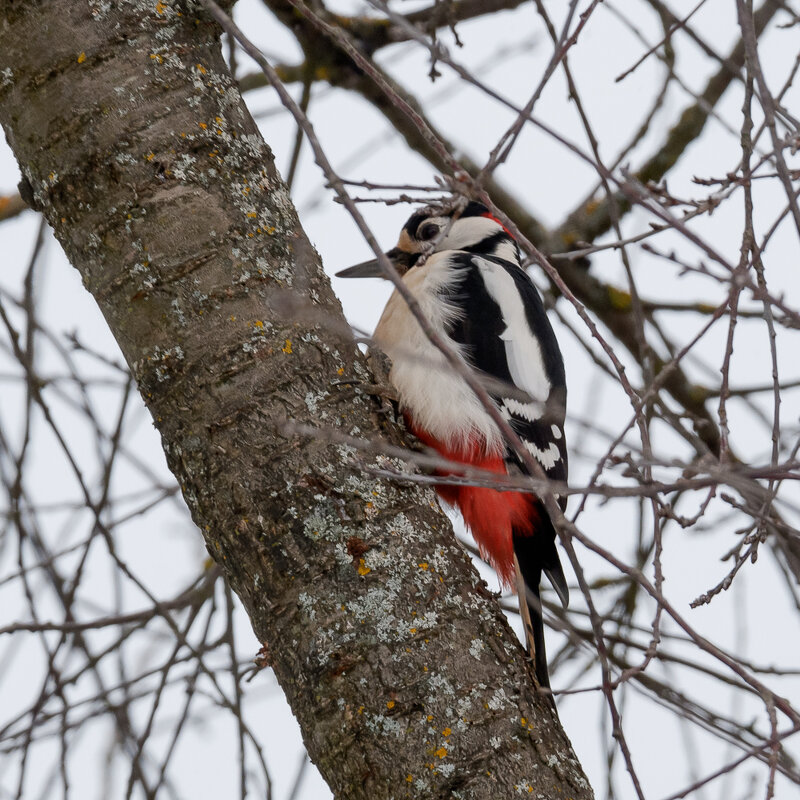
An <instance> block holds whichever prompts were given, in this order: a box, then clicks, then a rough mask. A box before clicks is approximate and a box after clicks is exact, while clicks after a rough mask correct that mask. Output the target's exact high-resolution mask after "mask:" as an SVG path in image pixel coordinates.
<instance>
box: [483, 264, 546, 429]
mask: <svg viewBox="0 0 800 800" xmlns="http://www.w3.org/2000/svg"><path fill="white" fill-rule="evenodd" d="M473 263H476V264H477V266H478V268H479V269H480V273H481V277H482V278H483V282H484V284H485V285H486V290H487V291H488V293H489V295H490V297H491V298H492V299H493V300H494V301H495V303H497V305H498V306H499V308H500V314H501V315H502V317H503V322H504V323H505V325H506V329H505V331H503V333H502V334H500V338H501V339H502V340H503V343H504V345H505V351H506V361H507V362H508V371H509V372H510V373H511V378H512V379H513V381H514V383H515V384H516V385H517V386H518V387H519V388H520V389H524V390H525V391H526V392H527V393H528V394H529V395H530V396H531V397H532V398H533V399H534V400H537V401H538V402H539V404H544V403H546V402H547V398H548V397H549V396H550V388H551V386H550V381H549V380H548V378H547V372H546V371H545V368H544V360H543V358H542V348H541V347H540V346H539V341H538V339H537V338H536V336H534V333H533V331H532V330H531V328H530V325H529V324H528V319H527V316H526V314H525V306H524V304H523V302H522V297H521V295H520V293H519V290H518V289H517V286H516V283H515V282H514V279H513V278H512V277H511V275H509V274H508V272H506V270H505V269H504V268H503V267H502V266H500V265H499V264H496V263H494V262H493V261H489V260H488V259H483V258H480V257H475V258H473ZM530 405H531V404H528V406H529V407H530ZM509 408H510V406H509ZM515 413H516V412H515ZM521 416H525V418H526V419H529V420H531V421H533V419H535V418H531V417H529V416H527V414H526V415H521Z"/></svg>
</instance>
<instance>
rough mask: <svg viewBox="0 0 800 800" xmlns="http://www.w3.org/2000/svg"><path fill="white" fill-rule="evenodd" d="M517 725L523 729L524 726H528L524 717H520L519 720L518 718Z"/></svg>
mask: <svg viewBox="0 0 800 800" xmlns="http://www.w3.org/2000/svg"><path fill="white" fill-rule="evenodd" d="M519 724H520V725H522V726H523V727H524V726H525V725H527V724H528V720H527V719H525V717H520V718H519Z"/></svg>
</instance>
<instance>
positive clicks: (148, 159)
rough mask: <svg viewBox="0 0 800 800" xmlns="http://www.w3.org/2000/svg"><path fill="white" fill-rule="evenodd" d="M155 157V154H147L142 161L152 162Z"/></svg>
mask: <svg viewBox="0 0 800 800" xmlns="http://www.w3.org/2000/svg"><path fill="white" fill-rule="evenodd" d="M155 157H156V154H155V153H148V154H147V155H146V156H145V157H144V159H145V161H152V160H153V159H154V158H155Z"/></svg>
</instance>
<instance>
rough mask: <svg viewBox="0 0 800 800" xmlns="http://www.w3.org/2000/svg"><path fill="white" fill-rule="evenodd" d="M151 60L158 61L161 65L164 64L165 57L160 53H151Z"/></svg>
mask: <svg viewBox="0 0 800 800" xmlns="http://www.w3.org/2000/svg"><path fill="white" fill-rule="evenodd" d="M150 58H151V59H152V60H153V61H158V63H159V64H163V63H164V57H163V56H160V55H159V54H158V53H150Z"/></svg>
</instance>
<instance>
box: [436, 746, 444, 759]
mask: <svg viewBox="0 0 800 800" xmlns="http://www.w3.org/2000/svg"><path fill="white" fill-rule="evenodd" d="M433 754H434V755H435V756H438V757H439V758H444V757H445V756H446V755H447V748H446V747H440V748H439V749H438V750H434V751H433Z"/></svg>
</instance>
